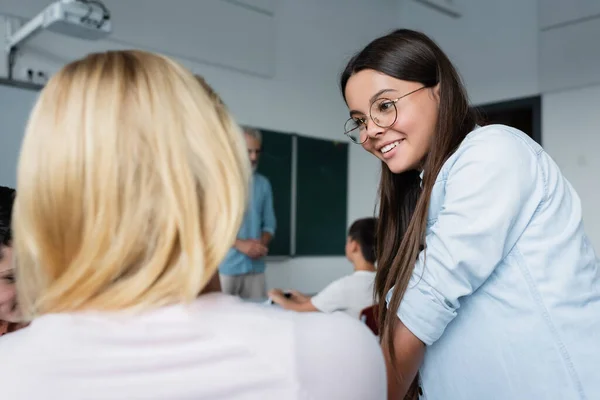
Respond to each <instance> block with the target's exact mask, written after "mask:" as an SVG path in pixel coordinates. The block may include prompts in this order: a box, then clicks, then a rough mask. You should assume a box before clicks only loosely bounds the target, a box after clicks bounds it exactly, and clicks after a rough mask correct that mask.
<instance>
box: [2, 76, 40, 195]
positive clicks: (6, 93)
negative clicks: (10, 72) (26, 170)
mask: <svg viewBox="0 0 600 400" xmlns="http://www.w3.org/2000/svg"><path fill="white" fill-rule="evenodd" d="M38 93H39V88H38V87H36V86H34V85H29V84H13V83H10V82H9V81H7V80H0V185H1V186H10V187H13V188H14V187H16V181H17V162H18V159H19V151H20V149H21V141H22V139H23V134H24V132H25V126H26V125H27V120H28V118H29V113H30V112H31V109H32V108H33V105H34V104H35V101H36V99H37V96H38Z"/></svg>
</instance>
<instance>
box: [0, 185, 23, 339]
mask: <svg viewBox="0 0 600 400" xmlns="http://www.w3.org/2000/svg"><path fill="white" fill-rule="evenodd" d="M14 198H15V190H14V189H11V188H8V187H6V186H0V336H1V335H4V334H5V333H9V332H12V331H14V330H16V329H17V328H19V324H18V319H19V313H18V311H17V302H16V292H15V284H14V281H15V279H14V272H13V257H12V245H11V241H12V239H11V238H12V237H11V229H10V221H11V218H12V209H13V202H14Z"/></svg>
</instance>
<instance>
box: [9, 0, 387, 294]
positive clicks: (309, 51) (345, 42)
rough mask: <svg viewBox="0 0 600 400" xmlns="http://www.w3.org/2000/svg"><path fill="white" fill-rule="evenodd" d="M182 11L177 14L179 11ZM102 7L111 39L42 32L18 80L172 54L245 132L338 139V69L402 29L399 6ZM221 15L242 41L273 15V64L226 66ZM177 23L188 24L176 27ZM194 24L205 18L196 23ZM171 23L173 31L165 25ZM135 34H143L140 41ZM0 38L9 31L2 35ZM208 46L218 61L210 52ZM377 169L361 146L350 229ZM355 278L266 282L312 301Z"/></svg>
mask: <svg viewBox="0 0 600 400" xmlns="http://www.w3.org/2000/svg"><path fill="white" fill-rule="evenodd" d="M222 2H225V3H226V7H224V6H223V4H220V3H222ZM48 3H50V1H46V0H29V1H26V2H25V1H22V0H0V14H10V15H16V16H21V17H31V16H33V15H34V14H35V13H36V12H37V11H38V10H41V9H42V8H43V6H44V5H46V4H48ZM175 3H177V5H178V8H177V9H173V4H175ZM239 3H247V4H250V5H251V6H253V7H252V8H250V9H246V11H248V12H249V13H250V14H248V15H249V16H248V17H247V18H246V19H244V17H243V15H242V16H240V15H241V14H240V13H241V12H242V11H240V10H229V11H227V10H228V8H227V7H234V6H235V5H236V4H239ZM105 4H107V5H108V6H109V7H110V8H111V9H113V10H121V12H120V13H119V14H114V19H115V28H114V35H113V36H112V38H111V39H110V40H105V41H100V42H84V41H80V40H76V39H70V38H65V37H61V36H57V35H53V34H51V33H43V34H42V35H40V36H38V37H37V38H35V39H34V41H32V43H31V45H30V46H27V47H25V48H24V49H23V50H24V51H23V53H22V55H21V56H20V57H19V59H18V62H17V68H16V71H17V73H18V74H20V73H22V71H23V70H25V69H26V68H39V69H43V70H46V71H47V72H48V73H49V74H51V73H52V72H54V71H56V70H57V69H58V68H59V67H60V66H62V65H63V64H64V63H65V62H67V61H69V60H72V59H74V58H77V57H81V56H83V55H84V54H85V53H87V52H90V51H98V50H104V49H110V48H131V47H144V45H145V47H146V48H152V49H155V50H158V51H161V52H164V53H167V54H170V55H173V56H175V57H176V58H178V59H179V60H180V61H182V62H183V63H185V64H186V65H187V66H188V67H190V68H191V69H192V70H194V71H195V72H198V73H201V74H203V75H204V76H205V77H206V79H207V80H208V82H209V83H211V84H212V85H213V86H214V87H215V89H216V90H217V91H218V92H219V93H220V94H221V95H222V96H223V98H224V100H225V102H226V103H227V104H228V105H229V107H230V108H231V110H232V111H233V113H234V114H235V115H236V117H237V118H238V120H239V121H240V122H241V123H243V124H249V125H254V126H260V127H263V128H267V129H274V130H281V131H289V132H297V133H301V134H305V135H310V136H315V137H322V138H329V139H333V138H339V139H340V140H343V137H342V126H343V123H344V121H345V119H346V118H347V110H346V108H345V105H344V103H343V100H342V98H341V96H340V94H339V91H338V83H337V78H338V75H339V73H340V72H341V68H342V67H343V66H344V63H345V61H346V60H347V58H348V57H349V56H350V55H351V54H352V53H353V52H354V51H356V50H358V49H359V48H360V47H362V46H364V45H365V44H366V43H367V42H368V41H370V40H371V39H373V38H375V37H376V36H378V35H380V34H382V33H384V32H387V31H389V30H390V29H391V28H393V27H394V26H395V22H396V21H395V20H396V18H395V17H396V11H397V8H396V7H397V4H396V1H395V0H302V1H296V0H279V1H276V0H245V1H233V0H228V1H225V0H202V1H192V0H185V1H184V0H178V1H177V2H166V1H159V0H127V1H119V0H105ZM142 4H143V5H144V6H140V5H142ZM253 8H258V9H259V10H258V11H257V12H259V14H260V15H262V17H260V16H258V17H257V16H256V15H254V14H252V9H253ZM265 11H266V13H265ZM224 12H231V13H235V15H236V17H235V18H233V17H232V19H228V20H224V21H221V24H222V26H223V29H222V30H221V31H219V32H221V33H222V32H233V31H235V30H239V32H240V33H239V34H237V37H238V38H239V41H245V40H247V39H248V37H256V35H260V34H261V32H262V31H260V30H259V31H257V29H256V27H255V26H254V25H253V24H255V21H256V18H262V20H263V21H267V22H265V23H270V22H269V21H270V20H269V18H268V16H269V14H270V15H271V16H272V21H271V22H273V35H274V39H273V43H272V46H271V47H269V46H268V45H264V43H262V44H261V46H258V47H257V49H258V50H257V51H260V52H261V53H260V54H262V55H263V57H269V55H271V54H272V65H268V66H266V67H265V65H264V63H261V62H260V61H261V60H256V59H252V54H253V53H252V52H250V55H248V54H246V57H250V58H248V59H243V60H240V61H239V62H240V63H241V64H243V66H244V68H242V69H236V68H231V65H227V64H228V63H229V64H230V63H232V61H231V60H232V58H231V57H230V58H227V51H224V49H225V50H227V49H226V48H224V46H226V45H228V44H230V43H231V35H230V34H228V36H227V38H226V40H220V37H219V32H217V33H215V32H213V30H214V29H216V28H214V24H213V25H211V26H210V27H211V29H207V28H206V26H204V25H203V24H202V21H206V20H207V19H210V16H211V15H221V14H222V13H224ZM261 12H262V14H261ZM171 14H172V15H171ZM173 15H176V16H179V17H180V18H182V19H183V20H184V21H185V22H186V23H185V24H175V23H174V22H173V21H174V20H175V19H174V18H173ZM190 16H192V17H193V16H202V18H200V19H198V20H197V21H196V22H195V23H190V22H189V21H190ZM192 19H193V18H192ZM164 21H171V24H170V25H165V24H164ZM198 21H199V22H198ZM233 22H235V24H234V23H233ZM138 30H139V31H140V32H144V35H140V34H136V32H137V31H138ZM0 32H4V27H3V26H0ZM165 35H168V41H165V40H164V38H165ZM194 40H197V41H198V43H199V44H198V48H197V49H196V48H194V47H193V46H192V44H193V43H194ZM207 41H208V43H209V44H210V46H211V48H214V49H215V50H214V51H215V52H216V53H218V54H216V55H213V54H211V52H210V51H207V50H206V48H207V46H206V43H207ZM166 43H168V46H167V44H166ZM248 46H256V44H253V43H249V44H248ZM234 60H235V59H234ZM212 61H215V62H212ZM4 67H5V65H4V63H0V74H3V75H4V74H5V72H6V71H5V69H3V68H4ZM0 151H1V149H0ZM378 168H379V164H378V163H377V162H376V161H375V160H374V159H371V158H370V157H369V156H368V155H367V154H366V153H365V152H363V151H362V150H361V149H360V148H359V146H352V147H351V150H350V171H349V177H350V182H349V194H348V222H351V221H352V220H353V219H355V218H358V217H363V216H368V215H372V213H373V207H374V204H375V193H376V188H377V178H378V175H377V174H378ZM350 269H351V267H350V266H349V264H348V263H347V262H346V260H345V259H344V258H343V257H315V258H298V259H293V260H291V261H286V262H280V263H273V264H271V265H269V270H268V271H269V273H268V283H269V286H283V287H295V288H297V289H299V290H303V291H307V292H315V291H318V290H320V289H321V288H323V287H324V286H325V285H326V284H327V283H329V282H330V281H331V280H333V279H335V278H337V277H339V276H341V275H343V274H346V273H347V272H349V271H350Z"/></svg>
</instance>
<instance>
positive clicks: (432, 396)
mask: <svg viewBox="0 0 600 400" xmlns="http://www.w3.org/2000/svg"><path fill="white" fill-rule="evenodd" d="M341 89H342V94H343V96H344V99H345V101H346V103H347V105H348V108H349V109H350V119H349V120H348V121H347V122H346V124H345V127H344V133H345V134H346V135H347V136H348V137H349V138H350V139H351V140H352V141H354V142H355V143H358V144H361V145H362V147H363V148H364V149H365V150H367V151H368V152H370V153H371V154H373V155H374V156H375V157H377V158H379V159H380V160H381V165H382V172H381V182H380V191H379V193H380V197H379V206H380V207H379V209H380V211H379V221H380V224H379V227H378V233H377V236H378V237H379V238H381V239H380V240H381V242H380V246H379V248H378V257H377V258H378V260H379V265H378V272H377V278H376V284H375V285H376V292H377V293H376V294H377V296H378V298H379V299H381V300H380V302H381V304H380V307H379V310H380V312H381V315H380V328H381V329H380V330H381V332H382V334H383V336H382V345H383V348H384V352H385V355H386V358H387V365H388V386H389V398H390V399H400V398H402V396H403V395H405V394H406V393H407V391H408V390H409V386H410V385H411V383H412V382H413V380H414V379H415V377H416V376H417V371H420V374H419V379H418V380H417V381H416V382H417V383H418V385H413V388H416V392H418V393H419V394H421V395H423V396H424V397H425V398H427V399H428V400H437V399H444V400H454V399H456V400H458V399H461V400H470V399H473V400H475V399H477V400H479V399H542V398H543V399H589V398H593V397H594V396H597V395H598V393H600V381H599V380H598V379H597V376H598V372H597V367H598V365H600V346H598V339H597V337H598V336H597V334H598V332H600V269H599V266H598V262H597V260H596V255H595V253H594V250H593V249H592V246H591V244H590V242H589V240H588V237H587V236H586V234H585V232H584V230H583V224H582V211H581V203H580V200H579V197H578V195H577V193H576V192H575V190H574V189H573V188H572V186H571V185H570V183H569V182H568V181H567V180H566V179H565V177H564V176H563V175H562V173H561V171H560V169H559V168H558V166H557V165H556V164H555V163H554V161H553V160H552V159H551V158H550V156H549V155H548V154H546V152H545V151H544V150H543V149H542V148H541V147H540V146H539V145H538V144H537V143H535V142H534V141H533V140H532V139H531V138H529V137H528V136H527V135H526V134H524V133H523V132H521V131H519V130H517V129H514V128H511V127H508V126H503V125H491V126H487V127H480V126H478V125H477V116H476V114H475V113H474V111H473V110H472V108H471V107H470V105H469V102H468V99H467V94H466V91H465V89H464V87H463V85H462V83H461V81H460V78H459V76H458V73H457V71H456V69H455V68H454V66H453V65H452V63H451V62H450V61H449V59H448V57H447V56H446V55H445V54H444V53H443V52H442V50H441V49H440V48H439V47H438V46H437V45H436V44H435V43H434V42H433V41H432V40H431V39H429V38H428V37H427V36H425V35H423V34H421V33H418V32H414V31H410V30H398V31H395V32H392V33H391V34H389V35H386V36H384V37H381V38H379V39H376V40H375V41H373V42H372V43H370V44H369V45H368V46H367V47H366V48H365V49H363V50H362V51H361V52H359V53H358V54H356V55H355V56H354V57H353V58H352V59H351V60H350V61H349V63H348V65H347V66H346V68H345V70H344V71H343V73H342V76H341ZM594 337H595V339H593V338H594Z"/></svg>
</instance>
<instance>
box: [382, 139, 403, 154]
mask: <svg viewBox="0 0 600 400" xmlns="http://www.w3.org/2000/svg"><path fill="white" fill-rule="evenodd" d="M399 143H400V141H399V140H397V141H395V142H394V143H390V144H388V145H386V146H383V147H382V148H381V152H382V153H387V152H388V151H390V150H391V149H393V148H394V147H396V146H397V145H398V144H399Z"/></svg>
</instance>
